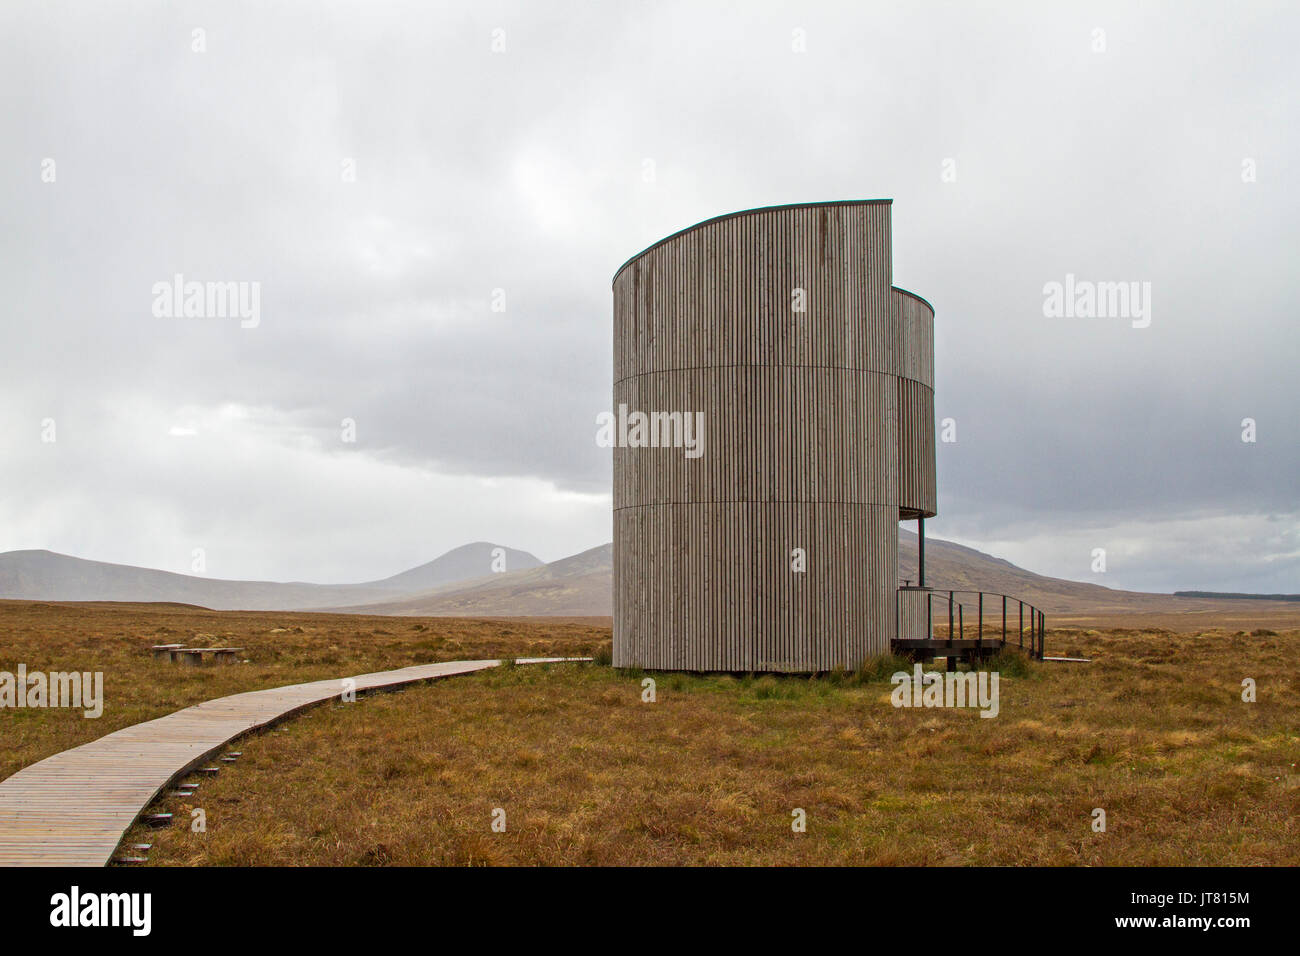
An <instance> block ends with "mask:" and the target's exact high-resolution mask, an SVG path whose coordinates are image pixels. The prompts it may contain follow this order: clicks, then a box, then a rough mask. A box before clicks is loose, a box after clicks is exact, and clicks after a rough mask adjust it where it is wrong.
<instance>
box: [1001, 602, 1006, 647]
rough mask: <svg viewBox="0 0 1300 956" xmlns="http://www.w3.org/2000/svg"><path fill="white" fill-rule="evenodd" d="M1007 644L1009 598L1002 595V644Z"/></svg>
mask: <svg viewBox="0 0 1300 956" xmlns="http://www.w3.org/2000/svg"><path fill="white" fill-rule="evenodd" d="M1006 642H1007V596H1006V595H1005V594H1004V595H1002V643H1003V644H1006Z"/></svg>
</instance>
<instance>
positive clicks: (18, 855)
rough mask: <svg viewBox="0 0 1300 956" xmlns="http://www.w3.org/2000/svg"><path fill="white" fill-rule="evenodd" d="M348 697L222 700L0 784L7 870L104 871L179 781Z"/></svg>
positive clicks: (383, 679)
mask: <svg viewBox="0 0 1300 956" xmlns="http://www.w3.org/2000/svg"><path fill="white" fill-rule="evenodd" d="M569 659H571V658H528V659H524V660H521V661H520V662H519V663H530V664H531V663H550V662H559V661H563V660H569ZM499 663H500V661H495V660H481V661H446V662H444V663H440V664H421V665H418V666H415V667H403V668H401V669H399V670H392V671H380V672H378V673H374V674H362V675H360V676H357V677H353V678H351V679H352V680H353V681H355V685H356V686H355V689H356V690H357V691H358V692H361V691H368V690H378V689H381V688H386V687H398V686H401V685H403V684H411V683H415V682H418V681H427V680H432V679H434V678H438V677H450V676H452V675H455V674H469V673H472V672H474V671H480V670H485V669H487V668H489V667H496V666H497V665H498V664H499ZM343 691H344V683H343V680H342V679H336V680H322V681H313V682H311V683H306V684H290V685H287V686H285V687H273V688H270V689H269V690H257V691H249V692H247V693H243V694H233V695H231V696H229V697H220V698H218V699H216V700H209V701H204V702H203V703H201V704H196V705H195V706H193V707H186V708H185V709H184V710H178V711H176V712H175V713H173V714H168V715H167V716H166V717H159V718H158V719H157V720H150V721H146V722H145V723H141V724H134V725H132V726H130V727H124V728H122V729H121V730H118V731H115V732H114V733H111V734H108V735H107V736H104V737H100V738H99V739H98V740H95V741H92V742H90V743H88V744H82V745H81V746H80V747H73V748H72V749H71V750H65V751H63V752H62V753H57V754H54V755H53V756H51V757H46V758H45V759H44V760H41V761H39V762H38V763H34V764H32V765H31V766H30V767H25V768H24V769H22V770H20V771H18V773H16V774H14V775H13V776H11V777H9V778H8V779H6V780H4V781H2V782H0V866H104V865H105V864H107V863H108V862H109V860H110V859H111V858H112V855H113V852H114V850H115V849H116V848H117V845H118V843H119V842H120V841H121V839H122V836H123V834H125V833H126V831H127V829H128V828H129V827H130V826H131V824H132V823H134V822H135V820H136V818H137V817H138V816H139V815H140V813H141V811H143V810H144V809H145V808H146V807H147V806H149V805H150V804H151V803H152V802H153V801H154V799H155V798H156V797H157V796H158V794H159V793H161V792H162V791H163V789H164V788H165V787H167V786H168V785H169V784H171V782H172V781H174V780H176V779H178V778H180V777H183V776H185V774H187V773H188V772H190V771H191V770H192V769H194V768H196V767H197V766H199V765H201V764H203V763H204V762H205V761H208V760H210V759H211V758H212V757H213V756H215V755H216V754H217V753H218V752H219V751H221V750H222V749H223V748H224V747H225V746H226V744H228V743H229V742H230V741H231V740H234V739H235V738H237V737H239V736H241V735H243V734H246V733H248V732H249V731H251V730H256V729H257V728H259V727H265V726H267V725H268V724H272V723H274V722H276V721H278V720H281V719H283V718H285V717H287V716H290V715H292V714H294V713H296V712H298V711H300V710H302V709H303V708H306V707H310V706H312V705H313V704H319V703H323V702H324V701H327V700H330V699H331V698H335V697H339V696H340V695H341V694H342V693H343Z"/></svg>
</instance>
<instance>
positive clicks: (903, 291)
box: [890, 285, 934, 316]
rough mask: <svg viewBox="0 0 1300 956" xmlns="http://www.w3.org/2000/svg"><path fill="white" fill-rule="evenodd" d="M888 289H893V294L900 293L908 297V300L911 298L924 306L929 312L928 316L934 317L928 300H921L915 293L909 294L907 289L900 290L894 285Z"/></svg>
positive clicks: (932, 307) (932, 308)
mask: <svg viewBox="0 0 1300 956" xmlns="http://www.w3.org/2000/svg"><path fill="white" fill-rule="evenodd" d="M890 288H891V289H893V290H894V291H895V292H898V293H901V294H902V295H905V296H908V297H909V298H913V299H915V300H916V301H917V302H920V303H921V304H922V305H924V306H925V307H926V308H927V309H929V310H930V315H932V316H933V315H934V306H932V305H931V304H930V300H929V299H923V298H921V297H920V296H919V295H917V294H916V293H915V292H909V291H908V290H907V289H900V288H899V287H898V286H896V285H895V286H890Z"/></svg>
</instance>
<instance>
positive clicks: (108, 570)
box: [0, 528, 1300, 626]
mask: <svg viewBox="0 0 1300 956" xmlns="http://www.w3.org/2000/svg"><path fill="white" fill-rule="evenodd" d="M916 545H917V541H916V535H915V534H913V533H912V532H910V531H907V530H904V529H901V528H900V529H899V569H898V578H899V583H902V582H903V581H904V580H910V581H911V582H912V583H913V584H915V583H916V577H917V575H916V550H917V549H916ZM498 547H500V546H499V545H494V544H491V543H489V542H486V541H477V542H474V543H473V544H468V545H464V546H462V547H459V548H455V549H453V550H451V551H448V552H447V553H446V554H444V555H442V556H441V557H439V558H437V559H435V560H433V561H430V562H428V563H427V564H422V565H420V566H419V567H416V568H411V569H410V570H409V571H403V572H401V573H400V574H395V575H393V576H391V577H388V578H382V579H380V580H378V581H368V582H364V583H361V584H304V583H297V582H294V583H278V582H271V581H226V580H221V579H215V578H202V577H196V576H193V575H188V574H173V573H171V572H168V571H155V570H152V569H149V568H136V567H131V566H128V565H121V564H108V563H105V562H102V561H87V560H84V559H82V558H73V557H69V556H67V555H64V554H55V553H53V552H51V551H10V552H7V553H4V554H0V598H19V599H26V600H36V601H140V602H145V601H147V602H176V603H182V604H197V605H199V606H202V607H208V608H213V609H216V610H251V611H271V610H282V611H304V610H305V611H331V612H336V613H357V614H393V615H406V616H442V617H448V616H454V617H509V616H562V617H586V616H600V617H608V616H609V615H611V614H612V613H613V594H612V591H611V588H612V581H613V545H611V544H605V545H601V546H600V547H597V548H592V549H590V550H588V551H583V552H582V553H581V554H575V555H573V556H571V557H568V558H564V559H562V560H560V561H553V562H551V563H550V564H542V563H541V562H540V561H539V560H538V559H537V558H536V557H534V556H533V555H531V554H529V553H528V552H526V551H517V550H515V549H513V548H503V549H502V550H503V552H504V557H505V567H506V570H505V571H503V572H493V571H492V567H493V556H492V552H493V550H494V549H496V548H498ZM925 558H926V562H925V563H926V583H927V584H928V585H930V587H932V588H936V589H947V588H953V589H957V590H961V589H966V590H971V591H976V590H978V591H985V592H996V593H1002V594H1006V595H1009V596H1010V597H1011V598H1012V599H1015V600H1022V599H1023V600H1024V601H1026V602H1027V603H1030V604H1033V605H1035V606H1036V607H1038V608H1040V609H1041V610H1043V611H1045V612H1046V613H1047V614H1048V616H1049V620H1050V622H1051V624H1053V625H1057V626H1059V625H1063V624H1079V623H1082V622H1093V621H1097V620H1099V619H1101V618H1105V619H1107V620H1110V621H1111V622H1112V623H1114V622H1116V621H1118V620H1123V621H1126V622H1134V623H1137V622H1138V621H1139V619H1142V618H1143V616H1146V617H1145V619H1146V620H1148V621H1149V622H1153V623H1160V624H1162V625H1163V624H1169V623H1171V620H1177V621H1183V622H1185V623H1188V624H1192V625H1195V624H1196V623H1197V621H1199V620H1208V619H1209V618H1210V617H1213V616H1217V617H1218V618H1222V619H1225V620H1226V619H1233V620H1240V621H1241V622H1242V623H1243V624H1245V623H1248V622H1249V621H1251V620H1262V619H1263V617H1261V616H1265V617H1268V620H1269V621H1270V622H1273V621H1277V622H1282V623H1284V625H1285V626H1294V625H1291V624H1287V623H1286V622H1289V621H1292V620H1297V621H1298V622H1300V618H1298V617H1297V614H1298V613H1300V609H1298V608H1297V604H1296V602H1294V601H1290V602H1286V601H1278V600H1276V599H1274V597H1273V596H1272V595H1268V596H1261V597H1260V598H1258V599H1257V598H1256V597H1255V596H1251V597H1250V598H1249V599H1245V600H1243V599H1241V597H1242V596H1236V595H1233V596H1228V595H1222V596H1219V595H1216V596H1213V597H1211V596H1202V595H1201V594H1197V595H1195V596H1192V595H1178V596H1175V595H1172V594H1147V593H1142V592H1137V591H1117V590H1114V589H1112V588H1106V587H1102V586H1101V585H1098V584H1089V583H1083V582H1080V581H1066V580H1063V579H1061V578H1052V577H1047V576H1045V575H1041V574H1034V573H1033V572H1032V571H1026V570H1025V569H1024V568H1020V567H1017V566H1016V565H1014V564H1012V563H1011V562H1009V561H1004V560H1002V559H1001V558H995V557H993V556H991V555H988V554H984V553H983V552H982V551H977V550H975V549H974V548H968V547H965V546H963V545H960V544H954V543H953V542H951V541H943V540H941V539H938V538H927V539H926V548H925ZM974 600H975V598H974V597H972V596H965V597H963V601H964V602H966V603H967V604H968V605H969V603H970V602H973V601H974ZM992 600H993V605H994V606H993V607H990V606H989V601H988V600H987V599H986V603H985V610H986V614H989V615H993V614H1000V613H1001V601H1000V600H997V599H992ZM1017 607H1018V605H1017ZM1270 615H1271V616H1270Z"/></svg>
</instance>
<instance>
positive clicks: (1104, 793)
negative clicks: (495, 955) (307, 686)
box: [130, 629, 1300, 865]
mask: <svg viewBox="0 0 1300 956" xmlns="http://www.w3.org/2000/svg"><path fill="white" fill-rule="evenodd" d="M1048 648H1049V652H1051V653H1054V654H1064V655H1068V656H1090V657H1093V658H1094V662H1093V663H1091V664H1086V665H1084V664H1078V665H1076V664H1035V665H1033V666H1032V668H1030V670H1029V673H1028V674H1027V676H1023V677H1010V676H1006V674H1005V673H1004V678H1003V683H1002V687H1001V714H1000V716H999V717H997V718H996V719H991V720H989V719H981V718H979V717H978V716H977V712H976V711H960V712H958V711H943V710H896V709H894V708H893V707H892V706H891V705H890V703H889V691H890V685H889V683H888V678H887V676H884V677H877V678H874V679H870V680H867V681H866V682H856V681H853V680H833V679H829V678H826V677H823V678H821V679H815V680H809V679H806V678H799V677H784V678H775V677H762V678H758V679H749V678H736V677H728V676H707V677H698V676H687V675H672V674H660V675H656V677H657V680H658V701H657V702H656V703H653V704H648V703H642V702H641V685H640V680H641V678H642V676H644V675H638V674H629V673H618V672H614V671H612V670H611V669H609V668H606V667H597V666H592V665H555V666H548V667H519V668H511V669H502V670H494V671H489V672H485V673H482V674H476V675H472V676H467V677H459V678H454V679H451V680H445V681H440V682H435V683H434V684H431V685H427V686H421V687H418V688H413V689H409V690H405V691H402V692H399V693H394V694H382V695H377V696H374V697H370V698H366V699H363V700H361V701H359V702H358V703H356V704H352V705H345V704H337V703H336V704H331V705H328V706H326V707H323V708H320V709H317V710H315V711H313V712H311V713H310V714H308V715H307V716H305V717H303V718H301V719H299V720H295V721H292V722H290V723H287V724H285V725H282V726H281V727H280V728H278V729H277V730H275V731H272V732H269V733H266V734H263V735H260V736H257V737H254V738H251V739H249V740H246V741H245V742H244V743H242V744H241V745H240V749H241V750H242V751H243V753H244V756H243V757H242V759H241V760H240V761H239V763H237V764H235V765H234V766H233V767H231V768H229V769H227V770H225V771H223V773H222V774H221V775H220V776H219V777H218V778H216V779H213V780H205V781H204V782H203V785H202V787H201V789H200V794H201V796H199V797H196V798H194V799H192V800H189V801H169V802H168V803H167V804H166V806H167V808H168V809H171V810H172V811H173V812H175V813H176V815H177V818H178V819H185V820H188V819H189V811H190V810H191V809H192V808H193V807H194V806H199V807H202V808H203V809H204V810H205V811H206V814H207V825H208V830H207V832H206V833H202V834H199V833H192V832H190V831H189V830H188V829H186V828H184V827H177V828H175V829H173V830H166V831H157V832H154V831H146V830H143V829H139V830H136V831H135V832H133V833H132V834H131V836H130V839H132V840H141V841H143V842H152V843H154V850H153V852H152V855H151V856H152V860H153V862H154V863H162V864H223V865H271V864H313V865H327V864H328V865H335V864H337V865H366V864H415V865H420V864H684V863H689V864H800V865H803V864H860V863H868V864H1002V865H1027V864H1048V865H1056V864H1064V865H1077V864H1088V865H1106V864H1112V865H1113V864H1135V865H1155V864H1172V865H1184V864H1296V863H1297V862H1300V824H1298V823H1297V821H1298V820H1300V777H1298V776H1297V773H1296V762H1297V759H1298V756H1300V730H1298V729H1297V728H1298V727H1300V721H1298V720H1297V717H1298V716H1300V714H1298V712H1297V711H1298V708H1297V690H1300V682H1298V680H1297V677H1298V670H1300V665H1298V664H1297V657H1296V652H1297V650H1300V631H1296V630H1291V631H1286V632H1283V633H1280V634H1275V633H1272V632H1264V633H1256V634H1254V635H1250V634H1246V633H1235V634H1234V633H1231V632H1223V631H1209V632H1202V633H1192V634H1181V635H1178V634H1172V633H1168V632H1151V631H1137V630H1124V629H1116V630H1110V631H1105V632H1098V631H1082V630H1074V631H1062V630H1049V633H1048ZM890 669H891V668H890V667H886V668H885V669H884V670H885V672H886V673H887V672H888V671H889V670H890ZM1244 677H1253V678H1254V679H1255V680H1256V681H1257V682H1258V687H1259V691H1258V702H1257V703H1254V704H1246V703H1243V702H1242V701H1241V696H1240V695H1241V686H1240V685H1241V680H1242V678H1244ZM496 807H501V808H504V809H505V811H506V814H507V817H506V819H507V830H506V832H505V833H494V832H492V829H491V825H490V824H491V814H492V811H493V809H494V808H496ZM797 807H798V808H803V809H804V810H805V811H806V812H807V819H808V832H807V833H804V834H796V833H793V832H792V830H791V827H790V822H791V811H792V810H793V809H794V808H797ZM1094 807H1102V808H1104V809H1105V810H1106V813H1107V816H1108V831H1107V832H1106V833H1104V834H1101V833H1094V832H1093V831H1092V829H1091V820H1092V816H1091V814H1092V810H1093V808H1094Z"/></svg>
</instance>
